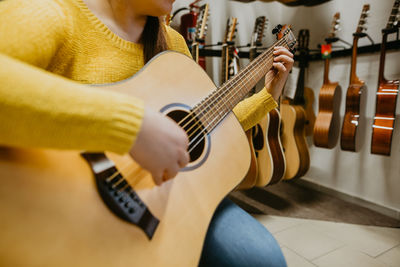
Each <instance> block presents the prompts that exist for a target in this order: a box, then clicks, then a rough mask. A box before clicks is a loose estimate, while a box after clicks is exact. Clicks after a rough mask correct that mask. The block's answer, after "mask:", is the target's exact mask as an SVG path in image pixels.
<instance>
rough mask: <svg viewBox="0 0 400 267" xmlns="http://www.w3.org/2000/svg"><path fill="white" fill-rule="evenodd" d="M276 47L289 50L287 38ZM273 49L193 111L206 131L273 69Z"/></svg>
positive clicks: (264, 53)
mask: <svg viewBox="0 0 400 267" xmlns="http://www.w3.org/2000/svg"><path fill="white" fill-rule="evenodd" d="M275 45H280V46H284V47H286V48H288V45H287V42H286V39H285V37H284V38H283V39H282V40H280V41H278V42H277V43H276V44H275ZM273 47H274V46H272V47H271V48H269V49H268V50H266V51H264V52H263V53H262V54H261V55H260V56H258V57H257V58H256V59H255V60H253V61H252V62H251V63H250V64H249V65H247V66H246V67H245V68H244V69H242V70H241V71H239V73H238V74H236V75H235V76H234V77H233V78H232V79H230V80H228V81H227V82H226V83H224V84H223V85H222V86H220V87H219V88H217V89H216V90H214V91H213V92H212V93H211V94H210V95H208V96H207V97H206V98H205V99H204V100H203V101H201V102H200V103H199V104H198V105H196V106H195V107H194V109H193V111H194V112H195V113H196V116H197V117H198V118H199V119H200V120H201V121H202V123H203V126H204V127H205V128H206V129H210V131H211V130H212V129H214V128H215V126H216V125H217V124H218V123H219V122H220V121H221V120H222V119H223V118H224V117H225V116H226V115H227V114H228V113H229V112H230V111H231V110H232V109H233V108H234V107H235V106H236V105H237V104H238V103H239V102H240V101H241V100H242V99H243V98H244V97H245V96H246V95H247V94H248V93H249V92H250V90H251V89H252V88H253V87H254V86H255V85H256V84H257V82H258V81H259V80H261V78H263V77H264V76H265V74H266V73H267V72H268V71H269V70H270V69H271V68H272V63H273Z"/></svg>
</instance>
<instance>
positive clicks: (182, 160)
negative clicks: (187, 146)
mask: <svg viewBox="0 0 400 267" xmlns="http://www.w3.org/2000/svg"><path fill="white" fill-rule="evenodd" d="M189 160H190V157H189V153H187V152H186V151H182V153H181V157H180V158H179V160H178V165H179V167H180V168H183V167H185V166H186V165H187V164H188V163H189Z"/></svg>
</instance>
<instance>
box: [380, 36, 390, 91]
mask: <svg viewBox="0 0 400 267" xmlns="http://www.w3.org/2000/svg"><path fill="white" fill-rule="evenodd" d="M387 38H388V34H387V33H383V34H382V44H381V58H380V60H379V78H378V82H379V83H384V82H386V79H385V59H386V43H387Z"/></svg>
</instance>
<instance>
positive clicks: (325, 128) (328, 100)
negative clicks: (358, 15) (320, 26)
mask: <svg viewBox="0 0 400 267" xmlns="http://www.w3.org/2000/svg"><path fill="white" fill-rule="evenodd" d="M339 19H340V13H339V12H338V13H336V14H335V15H334V17H333V21H332V29H331V32H330V34H329V37H328V38H327V39H326V40H327V43H328V44H329V43H331V42H332V41H331V40H334V39H335V38H336V32H337V31H338V29H339ZM329 63H330V59H329V58H326V59H325V68H324V82H323V85H322V87H321V89H320V92H319V106H318V115H317V118H316V120H315V124H314V137H313V140H314V144H315V146H317V147H324V148H333V147H334V146H335V145H336V143H337V139H338V135H339V125H338V123H339V122H338V120H339V110H338V108H339V106H340V98H341V90H342V88H341V87H340V85H339V83H338V82H331V81H330V80H329Z"/></svg>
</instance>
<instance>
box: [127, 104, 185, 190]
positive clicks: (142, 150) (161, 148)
mask: <svg viewBox="0 0 400 267" xmlns="http://www.w3.org/2000/svg"><path fill="white" fill-rule="evenodd" d="M188 143H189V141H188V137H187V135H186V132H185V131H184V130H183V129H182V128H181V127H179V126H178V124H177V123H175V122H174V121H173V120H172V119H170V118H168V117H166V116H163V115H162V114H161V113H159V112H155V111H153V110H150V109H145V113H144V117H143V122H142V126H141V128H140V131H139V133H138V136H137V139H136V142H135V144H134V145H133V146H132V148H131V150H130V151H129V154H130V155H131V157H132V158H133V159H134V160H135V161H136V162H137V163H138V164H139V165H140V166H141V167H142V168H144V169H146V170H148V171H149V172H150V173H151V175H152V176H153V180H154V182H155V184H157V185H160V184H161V183H162V182H164V181H166V180H169V179H171V178H173V177H175V176H176V174H177V173H178V171H179V169H180V168H183V167H185V166H186V164H188V162H189V153H188V152H187V148H188Z"/></svg>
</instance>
